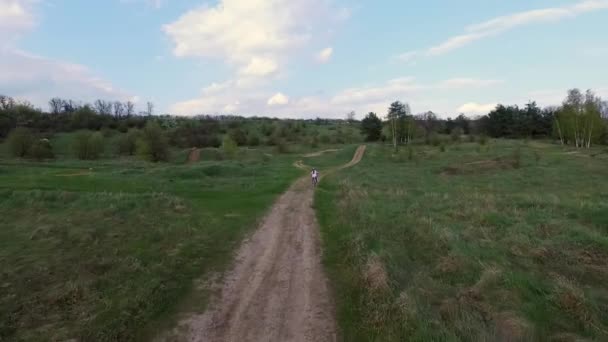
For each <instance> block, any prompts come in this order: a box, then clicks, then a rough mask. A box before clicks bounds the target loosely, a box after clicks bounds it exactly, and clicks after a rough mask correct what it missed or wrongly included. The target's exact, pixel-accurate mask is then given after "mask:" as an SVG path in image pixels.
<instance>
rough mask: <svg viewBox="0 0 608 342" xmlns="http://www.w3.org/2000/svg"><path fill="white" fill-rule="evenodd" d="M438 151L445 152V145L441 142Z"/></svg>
mask: <svg viewBox="0 0 608 342" xmlns="http://www.w3.org/2000/svg"><path fill="white" fill-rule="evenodd" d="M439 151H441V152H445V143H444V142H441V144H440V145H439Z"/></svg>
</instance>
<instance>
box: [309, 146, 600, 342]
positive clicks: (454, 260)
mask: <svg viewBox="0 0 608 342" xmlns="http://www.w3.org/2000/svg"><path fill="white" fill-rule="evenodd" d="M565 152H567V151H565V150H564V149H562V148H561V147H560V146H557V145H550V144H544V143H538V142H530V143H524V142H520V141H494V142H489V143H488V145H486V146H479V145H478V144H459V145H447V146H446V150H445V152H442V151H441V149H440V148H439V147H424V146H415V147H414V148H413V151H412V156H413V158H411V160H410V158H409V156H408V154H409V153H408V150H407V148H402V149H401V151H400V152H399V154H398V155H393V154H392V150H391V148H390V147H384V146H373V145H372V146H368V150H367V152H366V155H365V157H364V159H363V161H362V162H361V163H360V164H359V165H357V166H356V167H354V168H351V169H345V170H342V171H340V172H339V173H337V174H335V175H331V176H330V177H329V178H327V179H326V180H325V181H324V182H322V183H321V185H320V189H319V190H320V191H318V192H317V194H316V200H315V206H316V208H317V214H318V216H319V220H320V223H321V225H322V238H323V244H324V248H325V251H324V258H325V264H326V266H327V269H328V274H329V276H330V279H331V281H332V284H333V287H334V293H335V295H336V301H337V306H338V320H339V323H340V326H341V330H342V335H343V336H342V337H343V339H344V340H345V341H494V340H502V341H516V340H538V341H548V340H564V341H569V340H574V339H576V338H586V339H591V340H606V339H608V286H607V285H606V284H608V214H607V213H608V197H607V196H606V194H608V182H606V170H607V169H608V158H607V157H608V155H606V154H600V155H597V156H595V157H590V156H589V155H590V154H591V152H587V151H581V152H580V153H575V154H565ZM597 152H598V151H593V153H597ZM518 155H519V157H518Z"/></svg>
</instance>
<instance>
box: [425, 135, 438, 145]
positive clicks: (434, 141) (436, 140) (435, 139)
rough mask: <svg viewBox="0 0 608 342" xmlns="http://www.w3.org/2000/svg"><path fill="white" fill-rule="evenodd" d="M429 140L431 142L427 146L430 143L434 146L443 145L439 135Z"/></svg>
mask: <svg viewBox="0 0 608 342" xmlns="http://www.w3.org/2000/svg"><path fill="white" fill-rule="evenodd" d="M428 140H429V142H427V144H428V143H430V144H431V145H433V146H439V145H440V144H441V139H440V138H439V136H438V135H437V134H432V135H431V136H430V137H429V139H428Z"/></svg>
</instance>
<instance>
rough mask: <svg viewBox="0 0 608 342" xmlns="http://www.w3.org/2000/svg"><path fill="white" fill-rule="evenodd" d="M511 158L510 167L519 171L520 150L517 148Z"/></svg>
mask: <svg viewBox="0 0 608 342" xmlns="http://www.w3.org/2000/svg"><path fill="white" fill-rule="evenodd" d="M511 158H512V159H511V166H513V168H514V169H519V168H520V167H521V149H520V148H519V147H518V148H516V149H515V151H513V156H512V157H511Z"/></svg>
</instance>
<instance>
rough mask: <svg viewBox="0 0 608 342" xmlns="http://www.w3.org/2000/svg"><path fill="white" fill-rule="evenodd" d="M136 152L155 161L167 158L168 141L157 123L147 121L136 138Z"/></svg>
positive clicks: (146, 158)
mask: <svg viewBox="0 0 608 342" xmlns="http://www.w3.org/2000/svg"><path fill="white" fill-rule="evenodd" d="M137 154H138V155H139V156H140V157H141V158H143V159H145V160H147V161H151V162H155V163H156V162H160V161H167V160H169V143H168V141H167V137H166V135H165V132H164V131H163V129H162V128H160V126H159V125H158V123H156V122H152V121H148V123H147V124H146V126H145V127H144V129H143V130H142V132H141V134H140V137H139V139H137Z"/></svg>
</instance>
